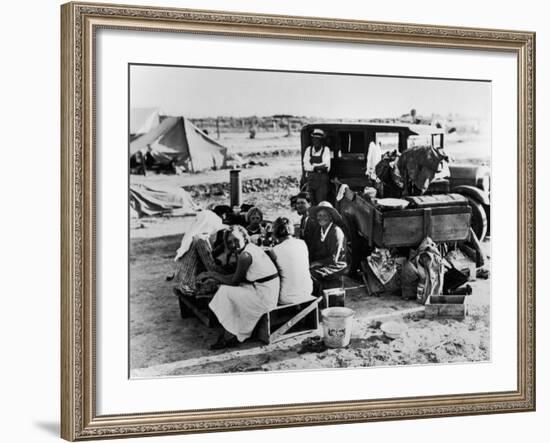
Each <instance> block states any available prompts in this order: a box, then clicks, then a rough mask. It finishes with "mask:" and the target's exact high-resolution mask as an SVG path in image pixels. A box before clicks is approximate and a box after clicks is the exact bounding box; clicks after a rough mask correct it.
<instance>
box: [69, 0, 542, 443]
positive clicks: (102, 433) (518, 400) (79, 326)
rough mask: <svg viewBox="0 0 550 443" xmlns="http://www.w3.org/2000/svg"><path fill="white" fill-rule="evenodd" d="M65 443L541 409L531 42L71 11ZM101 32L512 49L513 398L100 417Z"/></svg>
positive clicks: (362, 25) (275, 19)
mask: <svg viewBox="0 0 550 443" xmlns="http://www.w3.org/2000/svg"><path fill="white" fill-rule="evenodd" d="M61 18H62V20H61V22H62V37H61V48H62V58H61V75H62V99H61V102H62V111H61V112H62V114H61V122H62V126H61V136H62V138H61V139H62V165H61V166H62V167H61V169H62V173H61V187H62V205H61V206H62V209H61V220H62V222H61V238H62V244H61V246H62V252H61V265H62V276H61V283H62V300H61V318H62V325H61V350H62V359H61V386H62V388H61V435H62V437H63V438H65V439H67V440H85V439H94V438H107V437H121V436H144V435H159V434H174V433H196V432H205V431H224V430H238V429H260V428H273V427H283V426H303V425H318V424H335V423H351V422H366V421H377V420H395V419H404V418H423V417H442V416H452V415H471V414H488V413H498V412H514V411H533V410H534V409H535V34H534V33H532V32H523V31H502V30H489V29H472V28H454V27H443V26H429V25H416V24H396V23H378V22H363V21H354V20H339V19H338V20H336V19H326V18H309V17H307V18H306V17H289V16H268V15H259V14H246V13H227V12H219V11H198V10H183V9H165V8H154V7H132V6H122V5H106V4H86V3H68V4H65V5H63V6H62V7H61ZM98 28H117V29H129V30H154V31H170V32H191V33H206V34H223V35H236V36H257V37H258V36H259V37H268V38H269V37H271V38H275V37H277V38H288V39H310V40H326V41H333V42H350V41H353V42H364V43H379V44H380V43H383V44H393V45H412V46H424V47H444V48H472V49H481V50H492V51H509V52H512V53H514V54H516V55H517V58H518V164H519V166H518V207H519V211H518V351H517V352H518V381H517V390H515V391H511V392H493V393H479V394H468V395H466V394H464V395H451V396H438V397H417V398H399V399H391V400H369V401H353V402H350V401H347V402H332V403H317V404H293V405H281V406H276V407H273V406H257V407H251V408H230V409H215V410H211V409H210V410H196V411H180V412H156V413H148V414H128V415H117V416H98V415H97V414H96V411H95V369H94V353H95V350H94V346H95V341H94V330H95V329H94V328H95V312H94V311H95V310H94V303H95V248H96V245H95V218H94V217H95V192H94V189H95V187H94V177H95V171H94V111H95V103H94V95H93V86H94V71H93V63H94V60H93V57H94V55H93V54H94V33H95V31H96V30H97V29H98Z"/></svg>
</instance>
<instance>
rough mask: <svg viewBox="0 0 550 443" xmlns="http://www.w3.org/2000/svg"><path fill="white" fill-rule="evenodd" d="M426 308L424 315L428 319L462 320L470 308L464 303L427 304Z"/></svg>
mask: <svg viewBox="0 0 550 443" xmlns="http://www.w3.org/2000/svg"><path fill="white" fill-rule="evenodd" d="M425 308H426V310H425V311H424V315H425V317H426V318H428V319H434V318H456V319H457V320H462V319H463V318H464V317H465V316H466V315H467V314H468V309H467V307H466V305H465V304H463V303H456V304H451V303H434V304H427V305H426V306H425Z"/></svg>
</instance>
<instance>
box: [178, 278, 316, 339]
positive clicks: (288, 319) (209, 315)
mask: <svg viewBox="0 0 550 443" xmlns="http://www.w3.org/2000/svg"><path fill="white" fill-rule="evenodd" d="M174 293H175V294H176V295H177V296H178V302H179V307H180V315H181V318H188V317H191V316H195V317H196V318H198V319H199V320H200V321H201V322H202V323H203V324H204V325H206V326H207V327H209V328H212V327H215V326H217V325H218V324H219V322H218V319H217V318H216V315H215V314H214V313H213V312H212V311H211V310H210V309H209V308H208V304H209V303H210V300H212V297H213V295H212V294H207V295H195V296H188V295H185V294H183V293H182V292H181V291H179V290H178V289H176V288H175V289H174ZM320 301H321V298H320V297H319V298H316V297H313V296H311V297H310V298H309V299H307V300H304V301H302V302H300V303H293V304H287V305H278V306H276V307H275V308H274V309H273V310H271V311H270V312H268V313H266V314H264V315H263V316H262V317H261V318H260V320H259V321H258V324H257V325H256V327H255V329H254V333H253V337H256V338H257V339H259V340H261V341H263V342H264V343H274V342H276V341H278V340H281V339H283V338H290V337H294V336H296V335H298V334H304V333H307V332H311V331H315V330H317V328H318V327H319V309H318V307H319V302H320Z"/></svg>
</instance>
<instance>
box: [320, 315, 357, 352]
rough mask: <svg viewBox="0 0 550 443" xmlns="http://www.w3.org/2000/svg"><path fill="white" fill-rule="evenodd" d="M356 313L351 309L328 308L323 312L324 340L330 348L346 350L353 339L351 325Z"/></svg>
mask: <svg viewBox="0 0 550 443" xmlns="http://www.w3.org/2000/svg"><path fill="white" fill-rule="evenodd" d="M354 314H355V311H354V310H353V309H350V308H342V307H335V308H326V309H323V310H322V311H321V318H322V319H323V340H324V342H325V345H326V346H327V347H329V348H345V347H346V346H348V345H349V342H350V339H351V325H352V319H353V315H354Z"/></svg>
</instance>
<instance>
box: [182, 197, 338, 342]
mask: <svg viewBox="0 0 550 443" xmlns="http://www.w3.org/2000/svg"><path fill="white" fill-rule="evenodd" d="M293 203H294V206H295V208H296V210H297V212H298V214H299V215H300V216H301V220H300V225H299V228H298V229H295V226H294V223H293V222H292V221H291V220H290V219H289V218H287V217H279V218H277V219H276V220H275V221H274V223H273V224H272V225H271V229H270V230H269V233H270V235H271V236H272V239H273V246H270V247H267V246H266V245H265V244H264V243H263V241H262V237H264V238H265V233H266V231H267V225H266V224H265V223H264V221H263V214H262V212H261V210H259V209H258V208H257V207H253V208H251V209H250V210H249V211H248V212H247V214H246V218H245V220H246V226H243V225H239V224H234V225H231V226H226V225H219V224H218V223H217V222H214V223H213V224H211V231H210V233H204V232H203V233H201V234H199V235H193V237H192V239H189V238H188V239H187V240H188V245H187V246H186V250H185V251H184V253H182V254H180V256H179V257H178V270H177V273H176V276H175V279H176V284H177V289H178V290H179V291H180V292H183V293H186V292H190V293H195V294H196V293H214V296H213V298H212V300H211V301H210V303H209V308H210V309H211V310H212V312H213V313H214V314H215V315H216V317H217V319H218V321H219V323H220V325H221V326H222V330H221V331H220V335H219V337H218V340H217V341H216V342H215V343H214V344H213V345H212V346H211V348H212V349H222V348H226V347H231V346H235V345H237V344H238V343H239V342H243V341H244V340H246V339H247V338H249V337H250V336H251V335H252V333H253V331H254V328H255V326H256V324H257V323H258V321H259V319H260V318H261V317H262V315H264V314H265V313H267V312H269V311H271V310H272V309H274V308H275V307H276V306H277V305H278V304H292V303H300V302H304V301H307V300H310V299H312V295H317V294H319V292H320V290H321V288H323V287H324V284H325V282H327V281H340V277H341V276H342V275H343V273H344V272H345V271H346V269H347V263H346V241H345V236H344V231H343V229H342V219H341V217H340V215H339V214H338V212H337V211H336V210H335V209H334V208H333V207H332V205H331V204H330V203H328V202H321V203H319V204H318V205H317V206H314V207H311V203H310V198H309V195H308V194H307V193H300V194H298V195H297V196H296V197H295V198H294V199H293ZM209 212H210V211H205V212H204V213H203V214H204V215H203V218H205V217H209V216H210V215H208V213H209ZM210 214H211V216H213V217H216V216H215V215H214V214H213V213H211V212H210ZM205 226H206V225H205ZM204 230H205V229H203V231H204ZM184 238H185V237H184Z"/></svg>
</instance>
